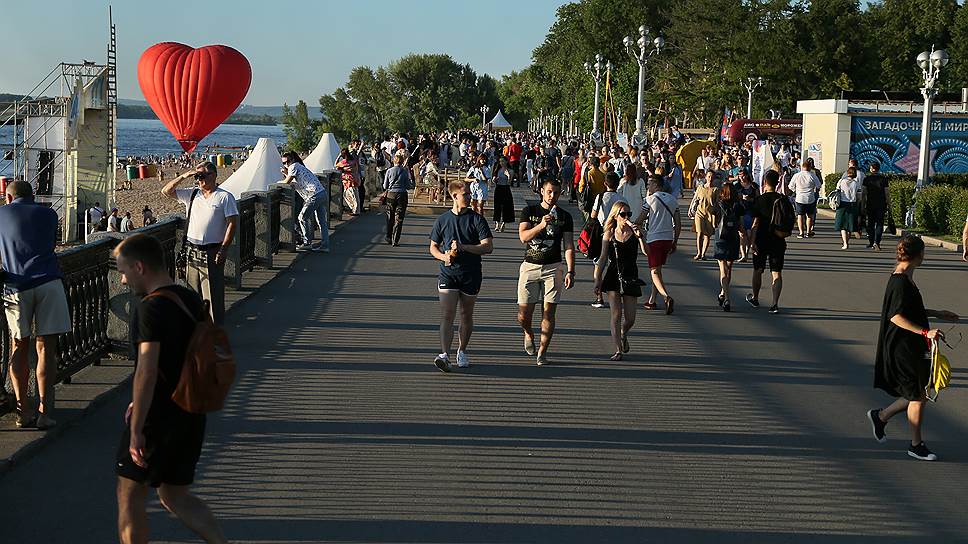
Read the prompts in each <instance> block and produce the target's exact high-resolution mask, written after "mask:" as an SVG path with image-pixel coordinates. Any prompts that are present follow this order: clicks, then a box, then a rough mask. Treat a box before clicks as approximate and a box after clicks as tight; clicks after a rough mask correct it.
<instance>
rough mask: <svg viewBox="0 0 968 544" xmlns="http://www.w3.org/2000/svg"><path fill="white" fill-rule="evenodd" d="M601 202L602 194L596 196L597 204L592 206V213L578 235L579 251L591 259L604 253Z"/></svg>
mask: <svg viewBox="0 0 968 544" xmlns="http://www.w3.org/2000/svg"><path fill="white" fill-rule="evenodd" d="M600 204H601V195H599V198H596V200H595V205H593V206H592V213H591V215H589V216H588V221H587V222H586V223H585V226H584V227H582V229H581V234H579V235H578V251H581V253H582V255H584V256H585V257H587V258H589V259H597V258H598V256H599V255H601V253H602V234H603V233H602V224H601V223H599V222H598V207H599V205H600Z"/></svg>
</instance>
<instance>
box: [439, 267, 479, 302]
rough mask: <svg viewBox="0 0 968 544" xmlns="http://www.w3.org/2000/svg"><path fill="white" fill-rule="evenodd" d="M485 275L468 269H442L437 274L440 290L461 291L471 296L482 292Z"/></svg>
mask: <svg viewBox="0 0 968 544" xmlns="http://www.w3.org/2000/svg"><path fill="white" fill-rule="evenodd" d="M483 281H484V275H483V274H482V273H481V272H469V271H466V270H447V271H444V270H441V271H440V275H438V276H437V290H438V291H460V292H461V294H464V295H467V296H469V297H476V296H477V294H478V293H480V292H481V283H483Z"/></svg>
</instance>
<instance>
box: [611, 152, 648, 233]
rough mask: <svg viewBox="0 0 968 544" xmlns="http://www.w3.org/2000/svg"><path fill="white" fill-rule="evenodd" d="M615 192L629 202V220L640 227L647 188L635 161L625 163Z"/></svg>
mask: <svg viewBox="0 0 968 544" xmlns="http://www.w3.org/2000/svg"><path fill="white" fill-rule="evenodd" d="M617 192H618V194H620V195H622V198H623V199H625V201H626V202H628V204H629V210H630V211H631V213H632V218H631V219H630V221H631V222H632V223H633V224H635V225H636V226H638V227H641V226H642V222H643V221H645V207H644V206H645V197H646V196H648V192H649V189H648V187H646V184H645V182H644V181H642V178H640V177H639V172H638V169H637V168H636V167H635V163H629V164H626V165H625V173H624V175H623V176H622V181H621V182H620V183H619V184H618V190H617Z"/></svg>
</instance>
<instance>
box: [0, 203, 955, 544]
mask: <svg viewBox="0 0 968 544" xmlns="http://www.w3.org/2000/svg"><path fill="white" fill-rule="evenodd" d="M522 196H523V194H522V193H518V200H519V202H520V201H521V197H522ZM574 214H575V215H576V218H577V219H576V229H579V228H580V223H581V220H580V216H578V214H577V212H574ZM432 221H433V218H431V217H421V216H410V217H408V218H407V221H406V225H405V228H404V236H403V240H402V244H401V247H398V248H392V247H389V246H385V245H383V244H382V238H383V235H382V227H383V222H382V218H381V217H380V216H378V215H376V214H373V215H368V216H365V217H363V218H361V219H360V220H359V221H356V222H354V223H353V224H352V225H351V226H350V227H349V228H346V229H343V230H341V231H340V232H339V233H338V234H337V235H336V237H335V238H334V243H335V249H334V252H333V253H332V254H330V255H311V256H309V257H307V258H304V259H301V260H299V261H297V262H296V264H295V265H294V267H293V268H292V269H291V270H289V271H288V272H286V273H283V274H280V275H279V276H278V277H276V278H275V279H273V280H271V282H270V283H269V284H268V285H267V286H266V287H265V288H263V290H262V291H260V292H258V293H256V294H255V295H253V296H252V297H250V298H249V299H247V300H245V301H242V302H240V303H239V305H238V306H237V310H236V311H235V312H234V313H233V314H232V315H231V316H230V319H229V323H228V325H229V327H230V331H231V334H232V339H233V344H234V348H235V350H236V353H237V354H238V355H239V363H240V368H241V371H242V374H241V376H240V379H239V381H238V384H237V386H236V389H235V391H234V392H233V395H232V397H231V399H230V403H229V406H228V407H227V409H226V410H224V411H223V412H222V413H220V414H218V415H217V416H215V417H213V418H211V419H210V424H209V431H208V440H207V445H206V449H205V452H204V453H203V459H202V462H201V464H200V467H199V474H198V476H199V477H198V480H197V486H196V489H197V491H198V493H199V494H200V495H201V496H203V497H204V498H205V499H207V500H209V501H210V504H211V505H212V507H213V508H214V510H215V511H216V514H217V515H218V516H219V517H220V519H221V520H222V523H223V525H224V528H225V531H226V533H227V535H228V536H229V538H230V539H231V540H232V541H234V542H280V543H283V542H284V543H294V542H325V541H348V542H377V541H421V542H454V541H473V542H527V541H546V542H552V541H553V542H562V541H574V542H586V541H612V542H615V541H650V540H654V541H659V542H662V541H669V540H672V539H677V540H681V541H687V542H708V541H712V540H716V541H718V542H863V541H868V540H870V541H873V540H877V541H878V542H910V541H912V540H913V539H915V538H919V537H925V536H929V537H935V538H937V539H940V541H944V542H951V541H956V540H964V539H965V538H966V537H965V536H964V535H965V534H966V530H968V521H966V518H965V516H964V514H963V512H962V509H961V505H962V503H963V502H964V500H963V498H965V497H966V496H968V491H966V489H968V438H966V436H968V433H966V431H968V397H966V395H965V387H966V386H965V385H964V384H965V383H968V372H966V371H965V370H964V364H963V361H965V360H968V357H966V355H968V349H966V347H965V346H966V345H968V344H966V343H964V342H962V343H961V344H960V345H959V346H958V347H957V350H956V352H955V353H954V354H952V355H951V358H952V361H953V362H954V364H955V370H954V376H953V387H952V388H951V389H950V390H948V391H946V392H945V393H944V394H943V395H942V400H941V402H940V403H939V404H937V405H931V406H929V407H928V412H927V416H926V430H925V432H926V435H925V436H926V440H927V442H928V444H929V445H930V446H931V448H932V449H934V450H935V451H936V452H937V453H938V454H939V455H940V456H941V457H942V462H938V463H923V462H916V461H914V460H912V459H910V458H909V457H907V455H906V453H905V450H906V440H907V437H908V429H907V424H906V422H905V421H904V419H903V418H900V417H899V418H898V419H895V420H894V421H892V422H891V424H890V425H889V426H888V430H887V431H888V436H889V437H890V439H891V440H890V442H889V443H888V444H886V445H880V444H877V443H876V442H875V441H874V440H873V439H872V438H871V436H870V430H869V427H868V425H867V424H866V422H865V419H864V412H865V411H866V410H867V409H869V408H871V407H875V406H879V405H883V404H886V403H887V402H888V401H889V399H888V398H887V397H886V395H883V394H882V393H880V392H878V391H875V390H873V389H872V388H871V385H870V384H871V381H872V366H873V363H872V354H873V343H874V341H875V339H876V333H877V321H878V317H879V314H880V307H881V301H882V297H883V288H884V284H885V283H886V281H887V275H888V274H889V273H890V271H891V267H892V264H891V263H892V255H891V252H889V251H885V252H882V253H879V254H876V253H869V252H867V251H866V250H864V249H863V244H858V247H857V248H856V249H851V250H850V251H847V252H842V251H840V250H839V247H840V243H839V240H838V239H837V237H836V236H835V234H834V233H833V232H831V229H830V223H829V222H823V223H822V224H821V228H820V231H821V232H820V234H819V235H818V237H817V238H814V239H808V240H798V239H795V238H794V239H791V241H790V251H789V252H788V254H787V268H788V270H787V272H786V273H785V281H786V284H785V292H784V295H783V298H782V300H781V308H782V309H783V313H782V314H780V315H777V316H770V315H768V314H767V313H766V306H767V305H766V304H764V307H763V308H761V309H759V310H754V309H752V308H750V307H748V306H747V305H746V304H745V303H743V302H742V297H743V295H744V294H745V293H746V292H747V289H748V286H749V281H750V266H749V265H748V264H745V265H744V264H737V266H736V270H735V273H734V283H735V284H736V288H735V289H734V291H733V295H732V297H733V300H734V312H733V313H732V314H724V313H723V312H721V311H720V309H719V307H718V306H717V305H716V302H715V297H716V293H717V292H718V287H717V284H718V275H717V274H718V273H717V269H716V264H715V262H714V261H707V262H700V263H694V262H693V261H691V260H690V259H689V256H690V255H691V254H692V253H691V252H692V247H694V246H693V243H694V242H693V238H691V236H692V235H691V233H688V232H685V233H684V234H683V240H682V244H681V250H680V252H679V253H678V254H677V255H676V256H675V257H674V258H673V259H672V262H671V266H670V267H669V268H668V269H667V274H666V278H667V280H668V283H669V287H670V289H671V290H672V294H673V295H674V296H675V297H676V301H677V304H676V313H675V314H674V315H672V316H665V315H662V314H661V312H646V311H644V310H640V312H639V322H638V324H637V325H636V327H635V329H634V330H633V333H632V335H631V337H630V341H631V344H632V354H631V356H629V357H627V359H626V360H625V361H622V362H620V363H612V362H610V361H608V360H607V358H608V356H609V355H610V354H611V351H612V350H611V346H610V339H609V334H608V318H607V310H596V309H593V308H591V307H589V305H588V304H589V303H590V302H591V300H592V297H593V295H592V293H591V287H592V284H591V266H590V263H589V262H587V261H585V260H583V259H580V265H579V268H578V284H577V286H576V287H575V288H574V289H572V290H571V291H569V292H567V293H566V294H565V296H564V299H563V302H562V304H561V307H560V309H559V312H558V331H557V334H556V337H555V340H554V343H553V346H552V351H551V353H550V358H551V361H552V363H553V364H552V365H551V366H547V367H542V368H538V367H536V366H535V365H534V362H533V358H531V357H527V356H525V355H524V353H523V351H522V350H521V337H520V331H519V328H518V326H517V324H516V322H515V313H516V305H515V292H516V290H515V286H516V282H517V267H518V265H519V263H520V262H521V259H522V257H523V254H524V250H523V247H522V246H521V244H520V243H519V242H518V241H517V235H516V232H511V231H510V230H509V232H507V233H504V234H498V235H497V238H496V242H495V245H496V250H495V252H494V254H493V255H490V256H487V257H486V258H485V281H484V288H483V291H482V293H481V296H480V299H479V302H478V304H477V312H476V316H477V323H476V329H475V334H474V338H473V340H472V344H471V347H470V352H469V353H470V356H471V361H472V363H473V366H472V367H471V368H470V369H467V370H464V371H456V372H454V373H452V374H449V375H444V374H441V373H439V372H437V370H436V369H435V368H434V367H433V365H432V360H433V357H434V355H435V353H436V352H437V349H438V348H437V345H438V341H437V319H438V308H437V296H436V283H435V281H434V278H435V276H436V270H437V266H436V264H435V263H434V261H433V260H432V259H431V258H430V257H429V255H428V253H427V233H428V232H429V230H430V225H431V223H432ZM512 230H513V229H512ZM889 245H890V244H889V243H887V241H886V243H885V246H889ZM956 257H957V256H956V255H954V254H952V253H949V252H942V251H941V250H935V249H929V256H928V262H927V264H926V265H925V266H924V267H923V269H922V270H920V271H919V272H918V276H917V278H916V279H917V281H918V282H919V285H920V287H921V290H922V292H923V294H924V298H925V301H926V303H927V305H928V306H929V307H941V308H947V309H951V310H953V311H955V312H958V313H960V314H963V315H964V314H968V289H966V288H965V285H966V282H965V279H966V278H968V276H966V273H968V265H965V263H960V262H959V261H957V260H956ZM642 262H643V263H644V260H643V261H642ZM761 296H762V299H763V301H764V302H767V301H768V300H769V294H768V291H766V292H764V294H763V295H761ZM948 327H950V325H948V326H945V328H948ZM964 329H965V327H964V325H963V324H959V325H957V326H955V328H954V332H953V333H952V335H951V336H952V337H954V339H957V336H958V333H959V332H964ZM959 363H962V364H959ZM127 398H128V393H125V394H123V395H120V396H118V397H117V398H116V399H115V400H112V401H110V402H108V403H107V404H105V405H103V406H102V407H100V408H99V409H97V410H96V411H94V412H93V413H92V414H90V415H89V416H88V417H87V418H85V419H84V420H83V421H82V422H80V423H79V424H77V425H76V426H75V427H73V428H71V429H69V430H68V431H67V432H66V433H65V434H64V435H63V436H62V437H61V438H60V439H59V443H57V444H54V445H53V446H52V447H49V448H46V449H45V450H44V451H42V452H41V453H40V454H39V455H38V456H37V457H36V458H34V459H31V460H29V461H26V462H24V463H23V464H21V465H19V466H16V467H14V468H13V469H12V470H11V471H10V472H9V473H8V474H7V475H6V476H5V477H4V478H3V479H0V496H3V497H4V498H5V499H6V500H5V501H4V509H3V510H2V513H0V534H2V535H3V539H2V540H3V541H5V542H6V541H10V542H18V541H28V540H29V541H36V542H110V541H113V540H114V539H115V537H114V519H115V515H116V507H115V504H114V496H113V491H114V482H115V480H114V476H113V455H114V450H115V448H116V446H117V440H118V436H119V432H120V425H121V419H120V418H121V414H122V412H123V408H124V406H125V405H126V403H127ZM18 499H19V500H18ZM41 513H42V517H41ZM167 518H168V516H167V514H165V513H163V512H162V511H161V510H160V509H159V506H158V503H157V501H154V502H153V510H152V517H151V522H152V533H153V536H154V539H155V541H160V542H195V541H197V540H196V539H194V538H193V535H192V534H191V533H190V532H188V531H187V530H185V529H183V528H181V527H180V526H179V525H178V523H177V521H175V520H173V519H167ZM40 520H44V521H40Z"/></svg>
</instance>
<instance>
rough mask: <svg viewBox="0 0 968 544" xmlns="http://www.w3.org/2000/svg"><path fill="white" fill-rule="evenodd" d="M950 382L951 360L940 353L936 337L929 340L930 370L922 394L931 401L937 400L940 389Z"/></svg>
mask: <svg viewBox="0 0 968 544" xmlns="http://www.w3.org/2000/svg"><path fill="white" fill-rule="evenodd" d="M950 382H951V362H950V361H948V358H947V357H945V356H944V355H942V354H941V345H940V342H938V339H937V338H935V339H934V340H932V341H931V370H930V372H929V373H928V385H927V386H925V388H924V396H925V397H927V399H928V400H930V401H931V402H937V401H938V395H940V394H941V390H942V389H944V388H945V387H948V384H949V383H950Z"/></svg>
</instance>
